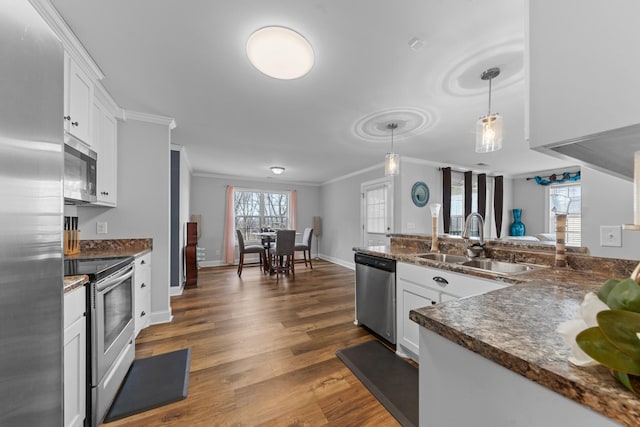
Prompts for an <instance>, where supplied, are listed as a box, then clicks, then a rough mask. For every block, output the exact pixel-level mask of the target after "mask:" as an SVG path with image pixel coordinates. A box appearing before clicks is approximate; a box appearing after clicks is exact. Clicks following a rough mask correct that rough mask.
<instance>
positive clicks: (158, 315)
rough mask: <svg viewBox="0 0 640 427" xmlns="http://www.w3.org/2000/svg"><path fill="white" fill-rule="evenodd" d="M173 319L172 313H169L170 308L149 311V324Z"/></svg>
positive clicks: (169, 321)
mask: <svg viewBox="0 0 640 427" xmlns="http://www.w3.org/2000/svg"><path fill="white" fill-rule="evenodd" d="M172 320H173V315H172V314H171V309H169V310H165V311H160V312H158V311H154V312H153V313H151V324H152V325H158V324H160V323H171V321H172Z"/></svg>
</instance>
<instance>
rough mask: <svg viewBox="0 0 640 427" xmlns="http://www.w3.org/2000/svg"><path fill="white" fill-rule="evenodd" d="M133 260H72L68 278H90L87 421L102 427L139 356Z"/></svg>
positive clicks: (131, 258)
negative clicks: (135, 324)
mask: <svg viewBox="0 0 640 427" xmlns="http://www.w3.org/2000/svg"><path fill="white" fill-rule="evenodd" d="M133 261H134V258H133V257H117V258H92V259H67V260H65V275H75V274H86V275H88V276H89V279H90V281H91V282H90V284H89V291H88V292H87V306H88V310H87V313H88V315H89V319H88V322H87V360H88V361H90V364H88V366H87V382H88V384H87V420H88V421H89V425H90V426H91V427H96V426H98V425H99V424H100V423H101V422H102V419H103V418H104V416H105V415H106V413H107V410H108V409H109V407H110V406H111V403H112V402H113V399H114V398H115V396H116V393H117V392H118V389H119V387H120V385H121V384H122V381H123V380H124V377H125V376H126V374H127V372H128V370H129V368H130V367H131V363H133V359H134V356H135V342H134V341H135V335H134V323H133V310H134V301H133V295H134V290H133V268H134V263H133Z"/></svg>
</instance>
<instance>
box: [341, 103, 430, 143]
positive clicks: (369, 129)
mask: <svg viewBox="0 0 640 427" xmlns="http://www.w3.org/2000/svg"><path fill="white" fill-rule="evenodd" d="M392 123H393V124H395V125H397V127H394V133H395V135H394V137H395V139H396V140H403V139H407V138H411V137H413V136H416V135H420V134H423V133H424V132H426V131H427V130H429V129H430V128H432V127H433V126H434V125H435V123H436V120H435V119H434V114H432V113H431V112H428V111H426V110H422V109H419V108H415V107H397V108H390V109H386V110H382V111H376V112H373V113H371V114H368V115H366V116H364V117H361V118H360V119H358V121H356V123H355V124H354V126H353V133H354V134H355V135H356V136H357V137H359V138H361V139H364V140H365V141H372V142H388V141H389V125H390V124H392Z"/></svg>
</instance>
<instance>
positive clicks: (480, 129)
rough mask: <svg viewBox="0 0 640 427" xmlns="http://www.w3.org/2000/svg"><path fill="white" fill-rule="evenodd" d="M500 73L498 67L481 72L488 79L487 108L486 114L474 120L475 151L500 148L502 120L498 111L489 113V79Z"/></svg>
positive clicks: (487, 151)
mask: <svg viewBox="0 0 640 427" xmlns="http://www.w3.org/2000/svg"><path fill="white" fill-rule="evenodd" d="M499 74H500V68H490V69H488V70H487V71H485V72H484V73H482V76H481V78H482V80H489V109H488V111H487V115H486V116H483V117H480V119H478V121H477V122H476V153H490V152H492V151H498V150H500V149H501V148H502V129H503V127H504V120H503V118H502V116H501V115H500V114H498V113H494V114H491V80H492V79H494V78H495V77H497V76H498V75H499Z"/></svg>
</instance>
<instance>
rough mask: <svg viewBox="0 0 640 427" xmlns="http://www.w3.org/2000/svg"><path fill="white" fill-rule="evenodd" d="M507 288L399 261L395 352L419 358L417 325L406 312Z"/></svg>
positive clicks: (489, 281) (461, 274)
mask: <svg viewBox="0 0 640 427" xmlns="http://www.w3.org/2000/svg"><path fill="white" fill-rule="evenodd" d="M505 286H507V285H505V284H503V283H500V282H496V281H494V280H486V279H479V278H477V277H473V276H470V275H468V274H463V273H453V272H451V271H447V270H440V269H437V268H431V267H425V266H420V265H414V264H407V263H403V262H399V263H398V264H397V268H396V301H397V307H396V316H397V318H396V324H397V325H398V326H397V327H398V330H397V343H396V353H398V355H400V356H402V357H409V358H411V359H413V360H415V361H416V362H417V361H418V357H419V355H420V346H419V331H420V329H419V328H420V327H419V326H418V324H417V323H415V322H413V321H412V320H411V319H409V312H410V311H411V310H414V309H416V308H422V307H426V306H429V305H434V304H438V303H441V302H446V301H451V300H455V299H459V298H463V297H468V296H472V295H479V294H483V293H485V292H489V291H492V290H495V289H500V288H503V287H505Z"/></svg>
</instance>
